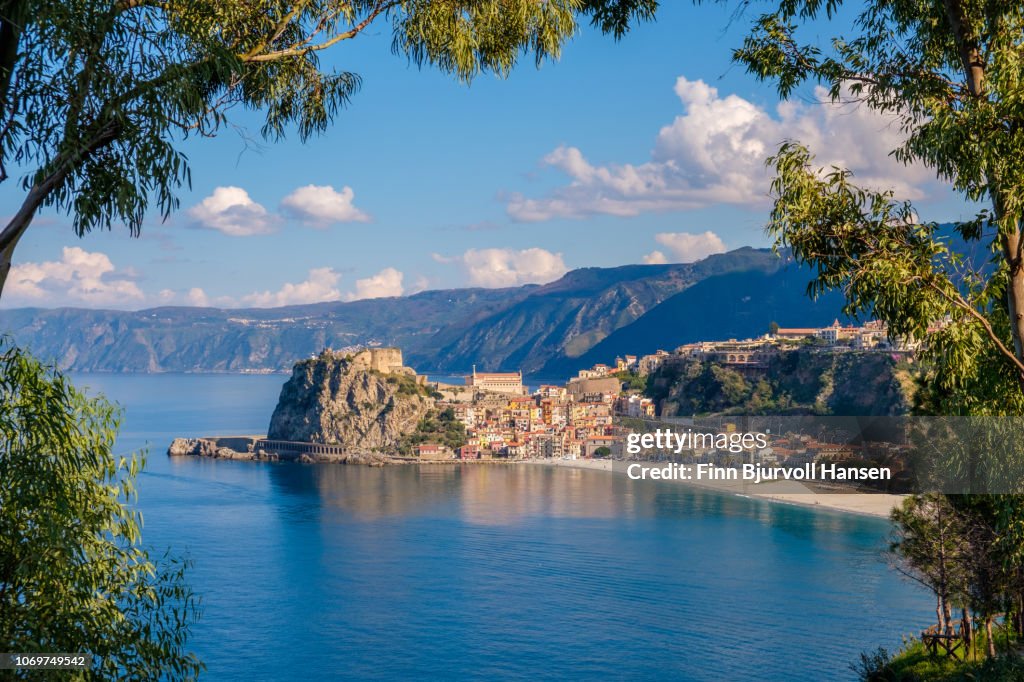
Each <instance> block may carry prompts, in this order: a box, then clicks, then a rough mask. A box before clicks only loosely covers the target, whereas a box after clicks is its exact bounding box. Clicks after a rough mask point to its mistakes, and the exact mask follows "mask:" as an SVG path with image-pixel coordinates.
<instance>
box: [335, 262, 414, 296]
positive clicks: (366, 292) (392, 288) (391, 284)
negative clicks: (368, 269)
mask: <svg viewBox="0 0 1024 682" xmlns="http://www.w3.org/2000/svg"><path fill="white" fill-rule="evenodd" d="M402 278H403V275H402V273H401V272H399V271H398V270H395V269H394V268H384V269H383V270H381V271H380V272H378V273H377V274H376V275H373V276H371V277H365V278H363V279H357V280H356V290H355V291H354V292H352V293H350V294H348V295H347V296H346V297H345V299H346V300H348V301H358V300H361V299H364V298H385V297H388V296H401V295H402V294H403V293H404V291H405V290H404V289H403V288H402Z"/></svg>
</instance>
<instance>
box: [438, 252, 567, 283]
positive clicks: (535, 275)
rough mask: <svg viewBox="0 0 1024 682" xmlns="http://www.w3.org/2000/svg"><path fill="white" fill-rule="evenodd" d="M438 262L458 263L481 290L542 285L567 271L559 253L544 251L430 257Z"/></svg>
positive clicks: (469, 253)
mask: <svg viewBox="0 0 1024 682" xmlns="http://www.w3.org/2000/svg"><path fill="white" fill-rule="evenodd" d="M434 260H436V261H438V262H441V263H458V264H459V265H461V266H462V268H463V269H464V270H465V271H466V274H467V276H468V279H469V283H470V284H472V285H474V286H482V287H511V286H516V285H518V284H527V283H535V284H544V283H546V282H550V281H552V280H556V279H558V278H559V277H561V276H562V275H564V274H565V273H566V271H567V270H568V268H567V267H566V266H565V261H563V260H562V254H560V253H551V252H550V251H547V250H545V249H540V248H532V249H522V250H519V251H517V250H516V249H469V250H468V251H466V252H465V253H464V254H462V255H461V256H453V257H446V256H440V255H437V254H434Z"/></svg>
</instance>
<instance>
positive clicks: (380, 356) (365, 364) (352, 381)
mask: <svg viewBox="0 0 1024 682" xmlns="http://www.w3.org/2000/svg"><path fill="white" fill-rule="evenodd" d="M433 409H434V398H433V397H432V391H431V390H430V389H429V388H428V387H427V386H426V382H425V377H418V376H417V375H416V372H415V371H413V370H412V369H410V368H408V367H404V366H403V365H402V352H401V351H400V350H399V349H397V348H371V349H367V350H362V351H359V352H356V353H343V352H338V351H331V350H326V351H324V352H323V353H321V354H320V355H318V356H316V357H312V358H309V359H308V360H302V361H300V362H297V363H296V364H295V366H294V368H293V369H292V375H291V378H290V379H289V380H288V381H287V383H285V385H284V387H283V388H282V389H281V396H280V398H279V399H278V402H277V408H276V409H275V410H274V414H273V416H272V417H271V419H270V428H269V429H268V431H267V439H268V440H278V441H301V442H304V443H324V444H327V445H337V446H341V448H342V449H344V450H345V451H351V452H389V453H391V452H394V451H395V450H396V448H397V447H398V446H399V444H400V443H401V441H402V440H403V439H404V438H406V437H408V436H409V435H410V434H412V433H414V432H415V431H416V428H417V426H418V425H419V423H420V421H421V420H423V419H424V418H425V417H427V416H428V415H429V414H430V413H431V411H432V410H433Z"/></svg>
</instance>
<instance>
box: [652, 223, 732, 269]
mask: <svg viewBox="0 0 1024 682" xmlns="http://www.w3.org/2000/svg"><path fill="white" fill-rule="evenodd" d="M654 241H656V242H658V243H659V244H661V245H662V246H664V247H665V248H667V249H668V250H669V252H670V253H671V254H672V262H674V263H692V262H694V261H698V260H700V259H701V258H705V257H707V256H710V255H711V254H713V253H725V244H724V243H723V242H722V239H721V238H720V237H719V236H718V235H717V234H715V233H714V232H712V231H710V230H708V231H707V232H701V233H700V234H694V233H692V232H659V233H658V234H656V235H654ZM654 253H657V254H659V255H661V257H662V258H665V255H664V254H663V253H662V252H660V251H655V252H654ZM651 255H653V254H651Z"/></svg>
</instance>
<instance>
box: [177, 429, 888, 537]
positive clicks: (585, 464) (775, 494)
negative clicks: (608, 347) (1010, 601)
mask: <svg viewBox="0 0 1024 682" xmlns="http://www.w3.org/2000/svg"><path fill="white" fill-rule="evenodd" d="M257 438H260V437H259V436H220V437H206V438H175V439H174V441H173V442H172V443H171V445H170V447H169V448H168V449H167V455H168V456H170V457H181V456H184V457H200V458H210V459H232V460H246V461H255V462H278V461H280V462H295V463H304V464H348V465H361V466H373V467H381V466H409V465H412V466H432V465H433V466H453V465H467V464H468V465H472V466H480V465H497V464H504V465H509V464H512V465H519V464H540V465H543V466H549V467H563V468H569V469H590V470H593V471H607V472H609V473H617V474H625V471H622V470H616V467H615V463H616V461H615V460H606V459H518V460H507V459H496V460H463V459H454V458H445V459H419V458H413V457H401V456H396V455H382V454H379V453H376V454H371V453H358V454H356V453H353V454H344V455H341V454H329V453H315V454H300V453H291V454H289V455H287V456H280V455H278V454H277V453H270V454H259V453H254V452H252V451H240V450H235V449H233V448H231V447H225V445H227V446H230V445H235V446H236V447H239V445H240V443H242V442H244V441H252V440H255V439H257ZM658 482H660V483H677V484H680V485H686V486H690V487H693V488H700V489H703V490H711V491H714V492H719V493H724V494H728V495H736V496H737V497H749V498H752V499H758V500H764V501H766V502H774V503H776V504H790V505H795V506H799V507H808V508H812V509H825V510H828V511H835V512H841V513H845V514H858V515H861V516H870V517H873V518H882V519H887V518H888V517H889V513H890V512H891V511H892V510H893V508H895V507H897V506H899V505H900V504H901V503H902V502H903V500H904V499H905V498H906V495H895V494H891V493H860V492H821V491H818V490H815V489H813V488H811V487H809V486H807V485H805V484H804V483H800V482H798V481H778V480H775V481H766V482H762V483H758V484H754V483H750V482H747V481H712V480H704V481H697V480H680V479H672V480H669V481H663V480H659V481H658Z"/></svg>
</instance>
